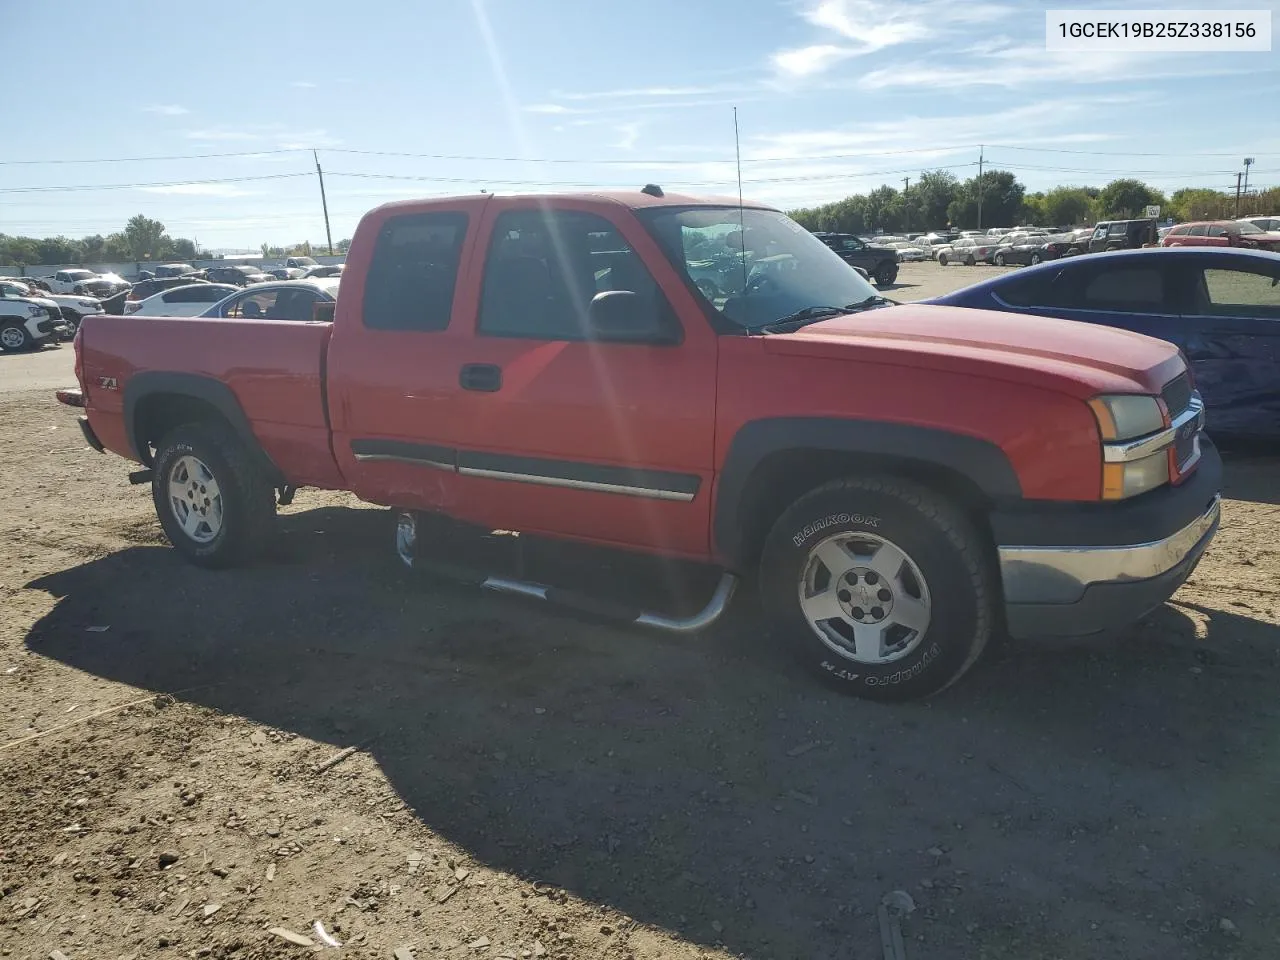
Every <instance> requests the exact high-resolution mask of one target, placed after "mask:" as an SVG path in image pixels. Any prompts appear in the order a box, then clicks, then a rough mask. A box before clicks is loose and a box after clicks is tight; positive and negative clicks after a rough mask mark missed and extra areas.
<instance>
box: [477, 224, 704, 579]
mask: <svg viewBox="0 0 1280 960" xmlns="http://www.w3.org/2000/svg"><path fill="white" fill-rule="evenodd" d="M477 243H478V244H479V246H478V248H477V249H478V251H479V250H483V251H485V257H484V269H483V273H482V274H479V273H478V274H477V275H473V276H471V277H470V278H468V283H469V284H470V285H472V287H471V289H470V290H468V291H467V292H466V293H464V296H463V299H465V300H467V301H468V302H474V303H475V304H476V311H475V315H474V316H473V317H471V318H468V319H469V321H470V322H471V323H473V324H474V331H475V336H474V339H473V340H472V341H471V343H470V346H469V348H468V350H467V351H466V355H465V357H463V358H461V360H462V362H460V363H459V364H458V366H457V368H455V369H454V371H453V375H454V376H455V377H456V378H457V379H456V383H457V385H458V387H459V388H460V392H459V393H458V402H457V405H456V411H457V415H458V418H459V425H460V428H461V430H462V434H463V436H462V437H461V441H460V449H459V451H458V473H459V484H460V488H461V502H460V511H459V512H460V513H461V514H462V515H463V516H464V517H465V518H466V519H470V520H473V521H475V522H478V523H482V524H486V525H489V526H491V527H494V528H507V529H519V530H525V531H528V532H531V533H537V532H545V533H553V534H559V535H568V536H572V537H577V538H581V539H585V540H591V541H594V542H600V543H607V544H613V545H619V546H627V547H639V548H644V549H646V550H651V551H656V552H661V553H665V554H669V555H674V556H684V557H693V558H699V559H700V558H704V557H705V556H706V555H707V553H708V527H709V519H710V509H709V504H710V501H711V493H712V490H711V486H712V478H713V474H712V457H713V447H714V421H715V389H716V387H715V384H716V356H717V346H716V339H715V334H714V332H713V331H712V330H711V329H710V327H709V325H708V324H707V323H706V322H705V320H703V318H702V316H701V314H700V313H699V311H698V309H697V307H696V305H695V302H694V300H693V297H692V295H691V294H690V293H689V292H688V290H687V288H686V287H685V286H684V285H683V284H682V282H681V281H680V279H679V278H678V276H677V275H676V273H675V271H674V270H673V268H672V267H671V266H670V264H669V263H668V262H667V261H666V260H665V259H664V258H663V257H662V254H661V252H660V251H659V249H658V247H657V245H656V244H655V243H654V241H653V240H652V238H651V237H649V236H648V234H647V233H645V232H644V230H643V229H642V228H641V227H640V226H639V225H638V224H637V223H636V222H635V220H634V219H633V218H632V216H631V215H630V213H629V212H624V211H623V210H622V208H619V214H618V215H617V217H616V218H610V217H607V216H603V215H602V214H601V212H600V206H599V204H598V203H597V204H580V203H579V204H575V203H574V202H573V201H571V200H565V201H558V202H557V204H556V207H555V208H554V209H550V208H548V207H547V206H546V205H545V202H544V203H539V202H537V201H534V200H530V201H527V202H521V201H516V202H515V204H514V205H513V204H512V203H510V202H508V203H507V204H504V207H503V209H502V210H501V212H496V213H495V212H494V211H493V210H492V209H491V210H490V211H489V212H488V213H487V214H486V217H485V221H484V225H483V227H482V229H481V233H480V236H479V238H478V239H477ZM613 290H623V291H631V292H634V293H636V294H638V295H639V297H640V302H641V303H642V304H643V305H644V310H645V311H646V316H647V317H648V318H649V319H650V320H651V321H652V322H651V329H652V331H653V333H652V335H649V336H640V337H637V338H635V339H633V340H631V341H628V342H618V341H616V340H602V339H598V338H596V337H595V336H594V335H593V332H592V328H591V327H590V325H589V324H588V322H587V314H588V309H589V306H590V304H591V301H592V299H593V297H595V296H596V295H597V294H600V293H604V292H607V291H613ZM665 291H669V292H670V293H671V296H670V297H668V295H667V293H666V292H665ZM677 311H679V314H677ZM682 320H683V322H682Z"/></svg>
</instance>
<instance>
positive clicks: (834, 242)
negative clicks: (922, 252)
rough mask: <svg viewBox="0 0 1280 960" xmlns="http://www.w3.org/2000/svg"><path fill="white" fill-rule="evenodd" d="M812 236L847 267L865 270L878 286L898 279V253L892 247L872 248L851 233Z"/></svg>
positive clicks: (883, 285) (816, 234) (887, 284)
mask: <svg viewBox="0 0 1280 960" xmlns="http://www.w3.org/2000/svg"><path fill="white" fill-rule="evenodd" d="M814 236H815V237H817V238H818V239H819V240H821V241H822V242H823V243H825V244H826V245H827V246H828V247H830V248H831V249H832V250H834V251H835V252H836V255H837V256H839V257H840V259H841V260H843V261H844V262H845V263H847V264H849V266H851V267H861V268H862V269H863V270H865V271H866V272H867V273H868V274H870V275H871V278H872V279H873V280H875V282H876V284H877V285H878V286H881V287H887V286H889V284H891V283H893V281H895V280H897V279H898V252H897V251H896V250H894V249H893V248H892V247H876V246H872V245H871V244H869V243H867V242H866V241H865V240H862V239H859V238H858V237H855V236H854V235H853V234H851V233H815V234H814Z"/></svg>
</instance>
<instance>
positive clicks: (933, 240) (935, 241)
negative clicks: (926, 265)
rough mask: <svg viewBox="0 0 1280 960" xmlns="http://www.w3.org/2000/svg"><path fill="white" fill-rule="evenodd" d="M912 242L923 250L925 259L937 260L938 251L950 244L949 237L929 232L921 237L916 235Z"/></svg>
mask: <svg viewBox="0 0 1280 960" xmlns="http://www.w3.org/2000/svg"><path fill="white" fill-rule="evenodd" d="M912 242H913V243H914V244H915V245H916V246H917V247H919V248H920V249H921V250H923V251H924V255H925V259H927V260H937V259H938V251H939V250H941V249H943V248H944V247H947V246H950V244H951V240H950V238H947V237H941V236H938V235H937V234H931V233H930V234H925V235H924V236H923V237H917V238H916V239H915V240H913V241H912Z"/></svg>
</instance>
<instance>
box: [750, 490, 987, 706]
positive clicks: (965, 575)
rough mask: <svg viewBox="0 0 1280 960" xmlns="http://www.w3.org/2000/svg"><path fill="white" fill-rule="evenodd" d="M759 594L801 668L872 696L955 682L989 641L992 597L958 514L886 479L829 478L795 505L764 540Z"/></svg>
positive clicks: (908, 694)
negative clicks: (791, 647)
mask: <svg viewBox="0 0 1280 960" xmlns="http://www.w3.org/2000/svg"><path fill="white" fill-rule="evenodd" d="M760 590H761V599H762V603H763V606H764V608H765V612H766V613H767V614H768V616H769V618H770V620H771V621H772V622H773V623H774V624H775V626H776V627H777V628H778V630H779V632H781V633H782V634H784V635H785V636H786V637H787V638H788V639H789V640H790V642H791V643H792V645H793V647H794V650H795V652H796V653H797V655H798V656H799V657H800V659H801V661H802V662H803V663H804V664H805V665H806V666H808V667H810V668H812V669H814V670H816V671H817V672H818V673H820V674H821V675H822V676H824V677H826V678H827V679H828V680H830V681H832V682H834V683H837V684H839V685H840V686H841V687H842V688H843V689H844V690H845V691H847V692H850V693H853V694H855V695H857V696H860V697H865V698H868V699H874V700H908V699H913V698H917V697H924V696H928V695H930V694H933V693H937V692H938V691H940V690H942V689H944V688H946V687H947V686H949V685H950V684H952V683H954V682H955V681H956V680H957V679H959V677H960V676H961V675H962V674H963V673H964V672H965V671H966V670H968V669H969V667H970V666H972V665H973V663H974V662H975V661H976V660H977V659H978V656H979V655H980V654H981V653H982V650H983V648H984V647H985V646H986V643H987V640H988V638H989V637H990V635H991V631H992V626H993V620H994V614H993V607H994V603H995V599H996V595H997V592H998V591H997V589H996V582H995V574H994V570H993V566H992V564H991V562H990V559H989V553H988V550H987V548H986V545H985V543H984V541H983V539H982V537H981V536H980V535H979V533H978V531H977V530H976V529H975V528H974V526H973V524H972V523H971V522H970V521H969V520H968V518H967V517H966V516H965V515H964V514H963V513H962V512H961V511H959V510H958V509H956V508H955V507H954V506H952V505H951V504H950V503H949V502H948V501H947V500H945V499H943V498H942V497H940V496H938V495H937V494H935V493H933V492H932V491H930V490H928V489H927V488H924V487H921V486H918V485H916V484H914V483H911V482H908V481H905V480H898V479H896V478H891V477H864V478H853V479H848V480H840V481H836V482H834V483H829V484H827V485H826V486H823V487H819V488H818V489H817V490H814V491H812V492H811V493H809V494H806V495H805V496H804V497H801V498H800V499H799V500H798V501H796V502H795V503H794V504H793V505H792V506H791V507H790V508H789V509H788V510H787V511H786V512H785V513H784V514H783V515H782V517H781V518H780V519H779V520H778V522H777V523H776V524H775V525H774V527H773V529H772V531H770V533H769V536H768V539H767V540H766V543H765V549H764V554H763V557H762V560H761V570H760Z"/></svg>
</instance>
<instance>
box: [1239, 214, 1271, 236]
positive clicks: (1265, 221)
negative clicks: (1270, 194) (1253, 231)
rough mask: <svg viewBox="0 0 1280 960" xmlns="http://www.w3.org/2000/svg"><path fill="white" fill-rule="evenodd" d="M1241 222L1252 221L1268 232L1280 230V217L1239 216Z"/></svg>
mask: <svg viewBox="0 0 1280 960" xmlns="http://www.w3.org/2000/svg"><path fill="white" fill-rule="evenodd" d="M1238 219H1239V221H1240V222H1241V223H1252V224H1253V225H1254V226H1255V227H1257V228H1258V229H1259V230H1265V231H1267V232H1268V233H1274V232H1276V231H1280V217H1239V218H1238Z"/></svg>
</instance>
